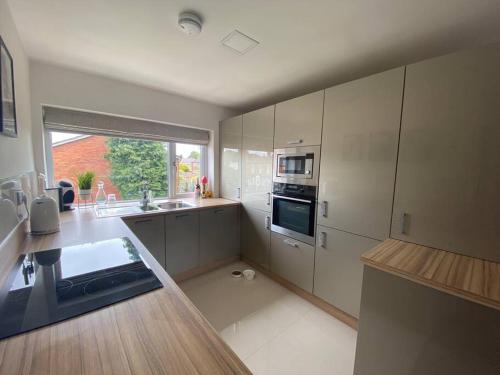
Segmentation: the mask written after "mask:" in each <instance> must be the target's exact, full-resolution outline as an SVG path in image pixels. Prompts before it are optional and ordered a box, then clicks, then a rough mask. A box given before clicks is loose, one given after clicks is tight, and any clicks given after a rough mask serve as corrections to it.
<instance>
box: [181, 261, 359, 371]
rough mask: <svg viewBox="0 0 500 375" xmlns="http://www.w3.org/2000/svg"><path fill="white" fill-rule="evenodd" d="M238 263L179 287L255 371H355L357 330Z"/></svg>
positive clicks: (186, 282)
mask: <svg viewBox="0 0 500 375" xmlns="http://www.w3.org/2000/svg"><path fill="white" fill-rule="evenodd" d="M244 268H248V266H247V265H245V264H244V263H241V262H239V263H235V264H232V265H230V266H227V267H223V268H221V269H218V270H215V271H213V272H210V273H207V274H205V275H201V276H199V277H196V278H194V279H191V280H188V281H185V282H183V283H181V284H180V287H181V288H182V289H183V291H184V292H185V293H186V295H187V296H188V297H189V298H190V299H191V300H192V301H193V303H194V304H195V305H196V306H197V307H198V309H199V310H200V311H201V312H202V313H203V314H204V315H205V317H206V318H207V319H208V320H209V321H210V323H211V324H212V325H213V326H214V327H215V328H216V329H217V330H218V331H219V332H220V334H221V337H222V338H223V339H224V340H225V341H226V342H227V343H228V344H229V346H231V348H232V349H233V350H234V351H235V352H236V354H238V356H239V357H240V358H241V359H242V360H243V361H244V362H245V363H246V364H247V366H248V367H249V368H250V369H251V370H252V371H253V372H254V373H255V374H273V375H275V374H333V375H344V374H352V370H353V366H354V353H355V346H356V331H354V330H353V329H351V328H350V327H348V326H346V325H345V324H343V323H341V322H340V321H338V320H336V319H335V318H333V317H332V316H330V315H328V314H327V313H325V312H323V311H322V310H320V309H318V308H316V307H315V306H313V305H312V304H310V303H309V302H307V301H305V300H304V299H302V298H300V297H299V296H297V295H296V294H294V293H292V292H290V291H288V290H287V289H285V288H283V287H282V286H281V285H279V284H277V283H275V282H274V281H272V280H271V279H269V278H267V277H266V276H264V275H262V274H261V273H259V272H257V275H256V278H255V279H254V280H252V281H247V280H244V279H234V278H232V277H231V275H230V273H231V270H233V269H239V270H242V269H244Z"/></svg>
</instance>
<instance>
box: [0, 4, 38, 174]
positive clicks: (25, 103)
mask: <svg viewBox="0 0 500 375" xmlns="http://www.w3.org/2000/svg"><path fill="white" fill-rule="evenodd" d="M0 36H1V37H2V39H3V41H4V43H5V44H6V45H7V48H8V50H9V52H10V54H11V55H12V59H13V61H14V85H15V87H14V91H15V97H16V114H17V130H18V137H17V138H9V137H5V136H2V135H0V179H3V178H7V177H12V176H17V175H19V174H21V173H24V172H29V171H32V170H33V168H34V167H33V148H32V145H31V112H30V77H29V63H28V58H27V56H26V54H25V53H24V49H23V47H22V45H21V41H20V39H19V36H18V34H17V30H16V27H15V25H14V22H13V20H12V16H11V13H10V9H9V7H8V5H7V1H6V0H0Z"/></svg>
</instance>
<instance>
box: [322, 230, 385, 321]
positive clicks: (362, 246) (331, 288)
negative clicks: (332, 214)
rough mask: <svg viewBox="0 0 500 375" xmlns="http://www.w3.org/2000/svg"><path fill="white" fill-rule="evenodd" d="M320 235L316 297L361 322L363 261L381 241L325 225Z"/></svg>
mask: <svg viewBox="0 0 500 375" xmlns="http://www.w3.org/2000/svg"><path fill="white" fill-rule="evenodd" d="M316 233H317V246H316V263H315V264H316V266H315V270H314V294H315V295H316V296H318V297H320V298H322V299H324V300H325V301H327V302H328V303H330V304H332V305H333V306H335V307H338V308H339V309H340V310H342V311H345V312H346V313H348V314H350V315H352V316H354V317H356V318H357V317H359V305H360V302H361V284H362V282H363V264H362V263H361V261H360V257H361V255H362V254H363V253H365V252H366V251H368V250H370V249H372V248H374V247H375V246H377V245H378V244H379V243H380V241H376V240H372V239H371V238H366V237H362V236H357V235H354V234H351V233H347V232H342V231H339V230H336V229H331V228H327V227H323V226H321V225H318V226H317V231H316Z"/></svg>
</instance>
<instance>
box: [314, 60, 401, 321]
mask: <svg viewBox="0 0 500 375" xmlns="http://www.w3.org/2000/svg"><path fill="white" fill-rule="evenodd" d="M404 74H405V71H404V68H397V69H393V70H389V71H387V72H383V73H380V74H376V75H373V76H370V77H366V78H363V79H359V80H356V81H353V82H349V83H346V84H343V85H339V86H335V87H331V88H329V89H327V90H326V92H325V113H324V123H323V137H322V151H321V167H320V179H319V197H318V201H319V207H318V208H319V209H318V218H317V224H318V225H317V230H316V233H317V244H316V253H315V265H316V266H315V273H314V294H315V295H317V296H318V297H320V298H322V299H324V300H326V301H328V302H329V303H331V304H332V305H334V306H335V307H338V308H339V309H341V310H343V311H345V312H347V313H348V314H350V315H352V316H355V317H358V315H359V304H360V300H361V286H362V278H363V276H362V275H363V266H362V264H361V262H360V261H359V258H360V256H361V254H363V253H364V252H366V251H368V250H369V249H371V248H373V247H374V246H376V245H377V244H378V243H379V242H380V240H384V239H386V238H387V237H389V232H390V224H391V214H392V201H393V191H394V179H395V173H396V162H397V153H398V137H399V127H400V118H401V105H402V97H403V86H404Z"/></svg>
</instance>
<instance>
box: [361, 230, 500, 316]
mask: <svg viewBox="0 0 500 375" xmlns="http://www.w3.org/2000/svg"><path fill="white" fill-rule="evenodd" d="M361 260H362V262H364V263H365V264H366V265H368V266H370V267H374V268H377V269H379V270H381V271H385V272H389V273H391V274H394V275H397V276H401V277H403V278H405V279H408V280H411V281H414V282H417V283H419V284H422V285H426V286H428V287H431V288H434V289H437V290H440V291H443V292H445V293H449V294H453V295H455V296H457V297H461V298H464V299H467V300H469V301H472V302H476V303H479V304H481V305H484V306H488V307H491V308H494V309H496V310H500V264H499V263H494V262H490V261H486V260H482V259H477V258H472V257H468V256H465V255H460V254H455V253H452V252H449V251H444V250H439V249H434V248H430V247H425V246H421V245H416V244H412V243H408V242H403V241H398V240H393V239H388V240H385V241H384V242H382V243H381V244H380V245H378V246H377V247H375V248H374V249H372V250H370V251H369V252H367V253H366V254H364V255H363V256H362V257H361Z"/></svg>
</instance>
